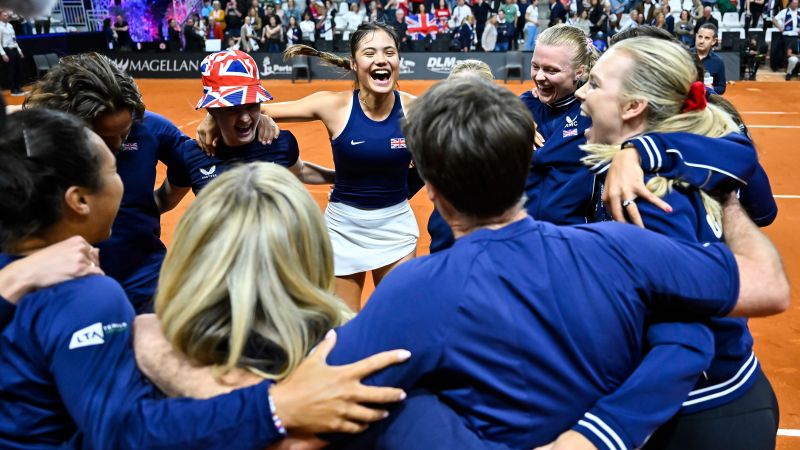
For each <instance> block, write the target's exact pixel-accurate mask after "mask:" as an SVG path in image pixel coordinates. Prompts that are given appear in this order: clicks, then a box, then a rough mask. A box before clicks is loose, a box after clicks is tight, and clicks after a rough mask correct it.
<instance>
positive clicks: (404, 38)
mask: <svg viewBox="0 0 800 450" xmlns="http://www.w3.org/2000/svg"><path fill="white" fill-rule="evenodd" d="M461 1H463V0H461ZM390 25H391V27H392V28H394V32H395V33H396V34H397V38H398V39H400V51H401V52H404V51H408V49H409V47H408V25H407V24H406V13H405V11H404V10H403V8H397V9H396V10H395V12H394V21H393V22H392V23H391V24H390Z"/></svg>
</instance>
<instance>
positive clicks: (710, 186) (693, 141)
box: [623, 133, 758, 192]
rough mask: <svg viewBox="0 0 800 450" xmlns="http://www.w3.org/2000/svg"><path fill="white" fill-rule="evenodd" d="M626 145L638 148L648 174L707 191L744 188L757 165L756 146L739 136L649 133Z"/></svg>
mask: <svg viewBox="0 0 800 450" xmlns="http://www.w3.org/2000/svg"><path fill="white" fill-rule="evenodd" d="M624 144H632V145H633V146H634V147H636V150H637V151H638V152H639V156H640V157H641V160H642V169H643V170H644V171H645V172H646V173H654V174H658V175H659V176H662V177H665V178H670V179H676V180H682V181H686V182H687V183H689V184H690V185H692V186H694V187H696V188H700V189H704V190H706V191H727V192H730V191H732V190H735V189H737V188H739V187H741V186H745V185H747V183H748V181H749V180H750V179H751V178H752V177H753V174H754V173H755V171H756V166H757V165H758V156H757V155H756V151H755V148H754V147H753V143H752V142H750V140H749V139H747V137H745V136H742V135H740V134H738V133H732V134H730V135H728V136H725V137H724V138H710V137H705V136H699V135H696V134H691V133H648V134H645V135H643V136H638V137H635V138H633V139H631V140H629V141H627V142H625V143H624ZM624 144H623V145H624Z"/></svg>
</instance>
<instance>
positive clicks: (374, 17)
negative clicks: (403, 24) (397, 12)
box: [367, 0, 405, 22]
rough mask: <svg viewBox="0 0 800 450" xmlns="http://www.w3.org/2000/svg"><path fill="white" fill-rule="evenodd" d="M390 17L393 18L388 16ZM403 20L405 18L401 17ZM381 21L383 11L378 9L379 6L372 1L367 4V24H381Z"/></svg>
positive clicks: (374, 0)
mask: <svg viewBox="0 0 800 450" xmlns="http://www.w3.org/2000/svg"><path fill="white" fill-rule="evenodd" d="M390 17H393V15H392V16H390ZM403 17H404V18H405V16H403ZM382 21H383V11H382V10H381V9H380V7H379V4H378V2H377V1H376V0H372V1H371V2H369V6H368V8H367V22H382Z"/></svg>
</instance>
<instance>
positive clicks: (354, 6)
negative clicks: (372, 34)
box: [342, 3, 364, 41]
mask: <svg viewBox="0 0 800 450" xmlns="http://www.w3.org/2000/svg"><path fill="white" fill-rule="evenodd" d="M344 20H345V28H344V32H343V33H342V39H344V40H345V41H346V40H348V39H350V33H352V32H354V31H356V30H357V29H358V26H359V25H361V24H362V23H364V15H363V14H361V13H360V12H359V11H358V3H350V11H347V12H346V13H345V14H344Z"/></svg>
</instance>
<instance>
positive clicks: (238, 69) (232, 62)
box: [196, 50, 272, 109]
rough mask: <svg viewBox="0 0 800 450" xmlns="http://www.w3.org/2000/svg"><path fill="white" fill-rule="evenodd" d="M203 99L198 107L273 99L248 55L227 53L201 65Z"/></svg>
mask: <svg viewBox="0 0 800 450" xmlns="http://www.w3.org/2000/svg"><path fill="white" fill-rule="evenodd" d="M200 72H201V73H202V75H203V97H202V98H201V99H200V101H199V102H197V107H196V108H198V109H199V108H224V107H228V106H238V105H244V104H248V103H261V102H265V101H267V100H272V96H271V95H269V92H267V90H266V89H264V87H263V86H261V78H260V76H259V72H258V66H257V65H256V62H255V60H253V58H252V57H251V56H250V55H248V54H247V53H244V52H240V51H238V50H226V51H223V52H218V53H214V54H211V55H208V56H207V57H206V58H205V59H204V60H203V62H202V63H200Z"/></svg>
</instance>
